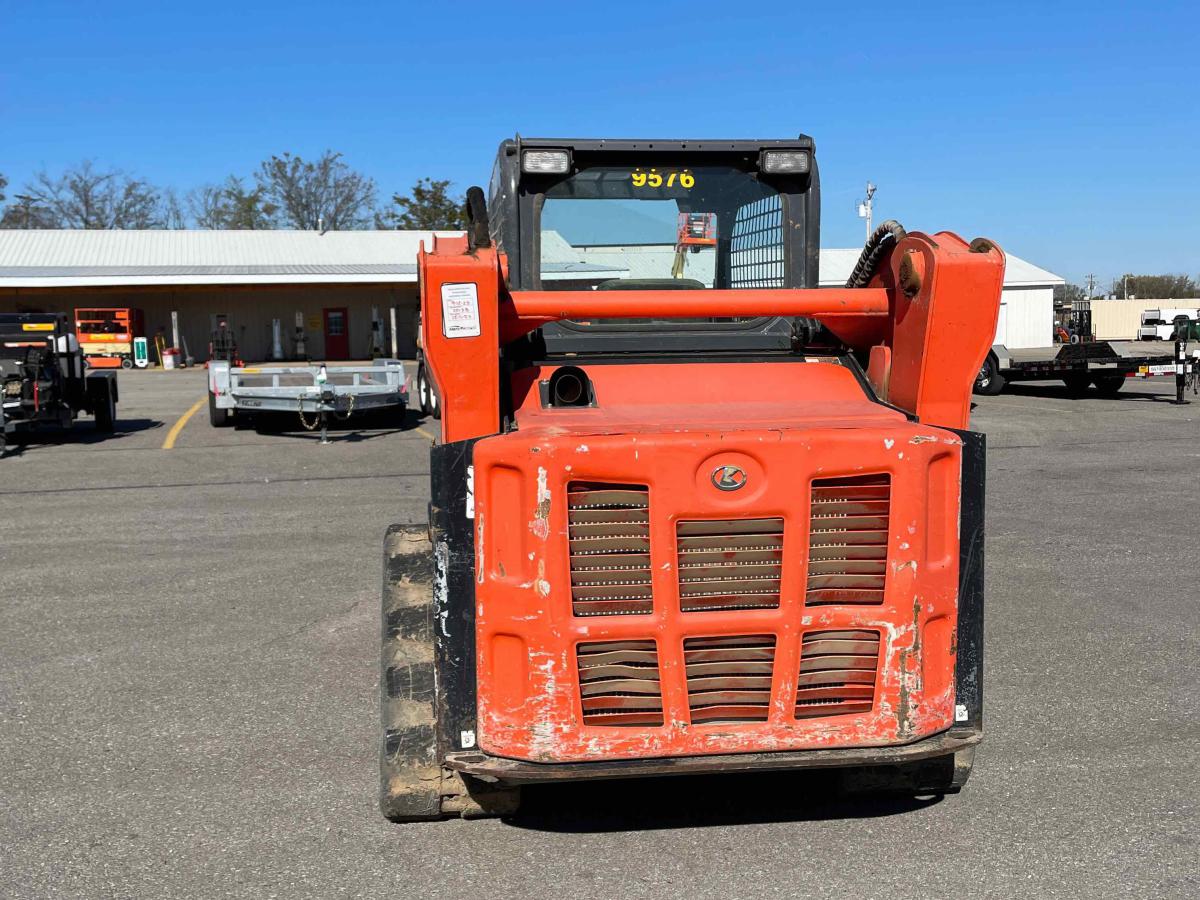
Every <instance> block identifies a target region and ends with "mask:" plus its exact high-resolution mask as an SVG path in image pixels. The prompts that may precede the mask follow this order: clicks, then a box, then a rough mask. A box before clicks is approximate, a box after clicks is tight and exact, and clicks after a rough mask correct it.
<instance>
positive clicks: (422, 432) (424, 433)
mask: <svg viewBox="0 0 1200 900" xmlns="http://www.w3.org/2000/svg"><path fill="white" fill-rule="evenodd" d="M413 431H415V432H416V433H417V434H423V435H424V436H425V437H427V438H429V440H431V441H433V442H434V443H435V444H436V443H437V438H435V437H434V436H433V435H432V434H430V433H429V432H428V431H426V430H425V429H424V428H422V427H421V426H420V425H418V426H417V427H416V428H414V429H413Z"/></svg>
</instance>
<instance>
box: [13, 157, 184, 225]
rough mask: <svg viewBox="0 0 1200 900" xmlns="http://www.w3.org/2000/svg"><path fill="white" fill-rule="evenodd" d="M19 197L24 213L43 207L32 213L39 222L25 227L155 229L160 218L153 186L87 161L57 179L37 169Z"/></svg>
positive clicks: (158, 197)
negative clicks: (102, 169)
mask: <svg viewBox="0 0 1200 900" xmlns="http://www.w3.org/2000/svg"><path fill="white" fill-rule="evenodd" d="M22 196H23V197H24V198H25V202H24V205H25V207H26V209H27V211H31V210H33V209H34V208H38V209H40V210H43V211H44V213H39V214H38V217H39V219H40V220H41V221H40V222H39V224H37V225H32V226H25V227H47V226H46V225H45V224H44V223H45V222H52V223H53V224H52V225H51V226H50V227H54V228H158V227H161V226H162V221H163V218H162V217H163V204H162V195H161V193H160V192H159V191H158V189H157V188H155V187H153V186H152V185H151V184H149V183H148V182H146V181H143V180H141V179H139V178H131V177H129V176H128V175H125V174H124V173H122V172H119V171H116V170H114V171H110V172H101V171H98V170H97V169H96V168H95V167H94V166H93V164H92V163H91V162H90V161H84V162H82V163H80V164H79V165H78V166H76V167H75V168H73V169H68V170H67V171H65V172H64V173H63V174H62V175H61V176H59V177H58V178H52V177H51V176H50V175H49V174H48V173H46V172H40V173H39V174H38V175H37V177H36V178H35V179H34V181H33V183H32V184H29V185H27V186H26V188H25V192H24V194H23V195H22ZM24 218H25V219H26V220H29V219H30V218H31V216H30V215H29V214H27V215H26V216H25V217H24Z"/></svg>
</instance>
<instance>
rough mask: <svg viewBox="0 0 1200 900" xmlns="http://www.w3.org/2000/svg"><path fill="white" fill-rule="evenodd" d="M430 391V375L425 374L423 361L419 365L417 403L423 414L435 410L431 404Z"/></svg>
mask: <svg viewBox="0 0 1200 900" xmlns="http://www.w3.org/2000/svg"><path fill="white" fill-rule="evenodd" d="M429 393H430V392H429V377H428V376H427V375H426V374H425V363H421V364H420V365H419V366H417V403H418V405H419V406H420V407H421V415H423V416H428V415H429V414H430V413H432V412H433V409H432V408H431V407H430V405H429Z"/></svg>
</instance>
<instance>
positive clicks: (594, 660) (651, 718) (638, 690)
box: [576, 641, 663, 725]
mask: <svg viewBox="0 0 1200 900" xmlns="http://www.w3.org/2000/svg"><path fill="white" fill-rule="evenodd" d="M576 656H577V658H578V661H579V693H580V696H581V700H582V701H583V724H585V725H661V724H662V723H663V709H662V686H661V685H660V684H659V680H658V648H657V647H656V645H655V643H654V641H605V642H597V643H591V644H580V645H579V647H578V649H577V650H576Z"/></svg>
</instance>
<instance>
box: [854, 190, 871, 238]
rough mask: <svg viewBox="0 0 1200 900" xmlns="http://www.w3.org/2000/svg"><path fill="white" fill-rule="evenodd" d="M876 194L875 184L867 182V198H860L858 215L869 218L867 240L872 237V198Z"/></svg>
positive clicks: (861, 217)
mask: <svg viewBox="0 0 1200 900" xmlns="http://www.w3.org/2000/svg"><path fill="white" fill-rule="evenodd" d="M874 196H875V185H873V184H871V182H869V181H868V182H867V196H866V199H864V200H860V201H859V203H858V217H859V218H860V219H866V220H867V240H870V239H871V212H872V210H871V206H872V203H871V198H872V197H874Z"/></svg>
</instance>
